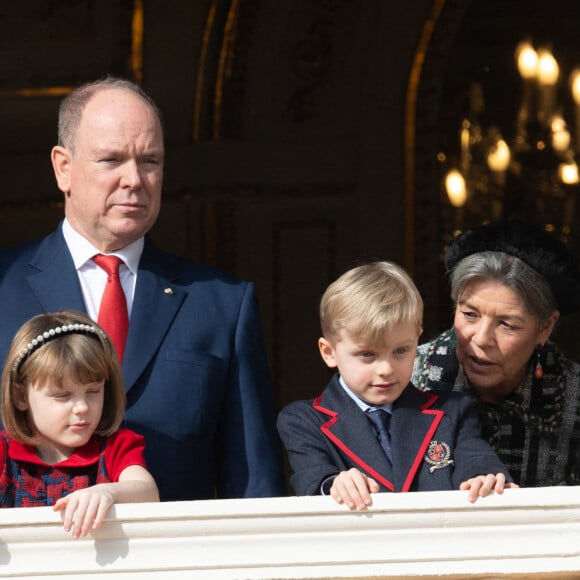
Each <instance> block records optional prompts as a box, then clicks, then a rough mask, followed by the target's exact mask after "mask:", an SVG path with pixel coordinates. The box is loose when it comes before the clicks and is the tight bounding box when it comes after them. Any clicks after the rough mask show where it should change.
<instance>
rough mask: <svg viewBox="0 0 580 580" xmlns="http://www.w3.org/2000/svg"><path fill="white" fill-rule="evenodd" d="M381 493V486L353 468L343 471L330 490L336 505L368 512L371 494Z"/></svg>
mask: <svg viewBox="0 0 580 580" xmlns="http://www.w3.org/2000/svg"><path fill="white" fill-rule="evenodd" d="M378 491H379V484H378V483H377V482H376V481H375V480H374V479H372V478H371V477H368V476H366V475H365V474H364V473H362V472H361V471H359V470H358V469H356V468H354V467H352V468H351V469H349V470H348V471H341V472H340V473H339V474H338V475H337V476H336V478H335V479H334V482H333V484H332V487H331V488H330V495H331V496H332V498H333V499H334V501H335V502H336V503H340V504H342V503H343V504H344V505H346V507H348V509H351V510H354V509H358V510H366V509H367V507H368V506H369V505H371V503H372V499H371V495H370V494H371V493H377V492H378Z"/></svg>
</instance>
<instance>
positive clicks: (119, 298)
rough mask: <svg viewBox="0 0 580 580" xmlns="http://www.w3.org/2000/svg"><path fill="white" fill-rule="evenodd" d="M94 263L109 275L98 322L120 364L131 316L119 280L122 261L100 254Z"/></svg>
mask: <svg viewBox="0 0 580 580" xmlns="http://www.w3.org/2000/svg"><path fill="white" fill-rule="evenodd" d="M93 261H94V262H95V263H96V264H97V265H98V266H100V267H101V268H102V269H103V270H104V271H105V272H106V273H107V284H106V286H105V291H104V292H103V297H102V298H101V306H100V308H99V318H98V320H97V322H98V323H99V325H100V326H101V327H102V328H103V329H104V330H105V332H106V333H107V334H108V335H109V337H110V338H111V342H112V343H113V345H114V347H115V350H116V351H117V356H118V357H119V362H123V351H124V350H125V342H126V341H127V331H128V330H129V314H128V311H127V299H126V298H125V293H124V292H123V287H122V286H121V280H120V279H119V266H120V265H121V263H122V260H121V258H117V256H103V255H102V254H98V255H96V256H95V257H94V258H93Z"/></svg>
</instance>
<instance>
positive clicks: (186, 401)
mask: <svg viewBox="0 0 580 580" xmlns="http://www.w3.org/2000/svg"><path fill="white" fill-rule="evenodd" d="M0 276H1V279H0V320H1V321H2V322H1V326H0V328H1V332H0V352H1V353H2V357H4V356H5V354H6V352H7V349H8V346H9V343H10V341H11V339H12V337H13V335H14V333H15V332H16V331H17V330H18V328H19V327H20V326H21V325H22V323H24V322H25V321H26V320H27V319H28V318H30V317H31V316H33V315H36V314H39V313H42V312H51V311H55V310H59V309H63V308H73V309H77V310H81V311H86V309H85V304H84V300H83V296H82V292H81V288H80V284H79V281H78V276H77V272H76V270H75V267H74V264H73V261H72V257H71V255H70V252H69V250H68V247H67V245H66V243H65V241H64V237H63V235H62V229H61V228H60V227H59V229H58V230H57V231H56V232H54V233H53V234H51V235H49V236H48V237H46V238H43V239H42V240H39V241H36V242H31V243H29V244H25V245H23V246H19V247H16V248H12V249H7V250H3V251H1V252H0ZM123 376H124V378H125V383H126V390H127V411H126V426H127V427H130V428H132V429H134V430H135V431H137V432H139V433H142V434H143V435H144V436H145V439H146V458H147V462H148V466H149V469H150V470H151V472H152V474H153V476H154V477H155V480H156V481H157V484H158V487H159V491H160V495H161V499H162V500H192V499H205V498H212V497H216V496H217V497H222V498H232V497H266V496H276V495H285V493H286V489H285V482H284V471H283V466H282V461H281V452H280V445H279V439H278V436H277V433H276V429H275V412H274V405H273V396H272V385H271V380H270V374H269V369H268V365H267V361H266V355H265V350H264V345H263V338H262V334H261V328H260V324H259V315H258V306H257V299H256V292H255V287H254V285H253V284H252V283H249V282H243V281H240V280H238V279H236V278H233V277H231V276H229V275H227V274H225V273H223V272H221V271H219V270H216V269H213V268H210V267H207V266H204V265H202V264H197V263H194V262H191V261H189V260H186V259H183V258H179V257H176V256H173V255H170V254H167V253H165V252H162V251H160V250H159V249H157V248H155V247H154V246H153V245H152V244H151V242H150V241H149V240H148V239H146V240H145V247H144V250H143V255H142V257H141V261H140V263H139V271H138V275H137V285H136V288H135V296H134V301H133V309H132V312H131V320H130V324H129V334H128V337H127V344H126V348H125V355H124V359H123Z"/></svg>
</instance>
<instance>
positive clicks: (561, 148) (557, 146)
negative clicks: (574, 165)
mask: <svg viewBox="0 0 580 580" xmlns="http://www.w3.org/2000/svg"><path fill="white" fill-rule="evenodd" d="M551 129H552V147H553V148H554V150H555V151H558V153H565V152H566V151H568V148H569V147H570V141H571V140H572V138H571V136H570V132H569V131H568V127H567V125H566V121H564V118H563V117H562V116H561V115H555V116H554V117H552V123H551Z"/></svg>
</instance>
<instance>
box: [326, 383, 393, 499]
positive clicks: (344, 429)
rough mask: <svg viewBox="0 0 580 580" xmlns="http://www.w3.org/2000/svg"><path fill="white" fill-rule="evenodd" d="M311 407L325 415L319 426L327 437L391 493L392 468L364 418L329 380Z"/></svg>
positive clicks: (337, 385) (343, 393)
mask: <svg viewBox="0 0 580 580" xmlns="http://www.w3.org/2000/svg"><path fill="white" fill-rule="evenodd" d="M314 408H315V409H316V410H317V411H319V412H321V413H323V414H324V415H326V416H328V421H326V422H325V423H324V424H323V425H322V426H321V431H322V433H323V434H324V435H325V436H326V437H328V438H329V439H330V440H331V441H332V442H333V443H334V444H335V445H336V446H337V447H338V448H339V449H340V450H341V451H342V452H343V453H344V454H346V455H347V456H348V457H350V459H351V461H352V462H353V463H354V464H355V465H357V467H358V468H359V469H360V470H361V471H363V472H365V473H366V474H367V475H369V476H370V477H372V478H373V479H375V480H377V482H378V483H380V484H381V485H383V486H384V487H385V488H387V489H388V490H390V491H394V485H393V483H392V468H391V465H390V463H389V461H388V460H387V458H386V456H385V453H384V451H383V450H382V448H381V446H380V444H379V442H378V441H377V439H376V437H375V436H374V433H373V431H372V427H371V425H370V423H369V421H368V419H367V418H366V417H365V416H364V414H363V413H362V411H361V410H360V409H359V408H358V407H357V406H356V404H355V403H354V402H353V401H352V400H351V399H350V398H349V396H348V395H347V394H346V393H345V392H344V389H343V388H342V387H341V385H340V384H339V382H338V378H337V376H335V377H333V379H332V380H331V382H330V383H329V385H328V387H327V388H326V390H325V391H324V393H323V394H322V395H321V396H320V397H318V399H316V400H315V401H314Z"/></svg>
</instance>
